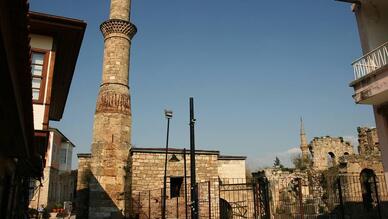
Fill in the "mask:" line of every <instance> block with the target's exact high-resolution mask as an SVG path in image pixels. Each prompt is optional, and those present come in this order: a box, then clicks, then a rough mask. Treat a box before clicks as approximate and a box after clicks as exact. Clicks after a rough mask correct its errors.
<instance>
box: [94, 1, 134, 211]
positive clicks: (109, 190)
mask: <svg viewBox="0 0 388 219" xmlns="http://www.w3.org/2000/svg"><path fill="white" fill-rule="evenodd" d="M130 4H131V2H130V0H111V5H110V16H109V20H107V21H105V22H103V23H102V24H101V26H100V29H101V32H102V34H103V36H104V61H103V70H102V82H101V85H100V91H99V93H98V97H97V103H96V111H95V115H94V125H93V143H92V157H91V165H90V166H91V174H92V175H91V178H90V181H89V190H90V192H89V196H90V197H89V218H120V217H123V216H124V214H125V212H127V211H128V209H126V206H128V203H126V202H128V201H129V198H128V194H129V191H128V188H127V187H128V183H129V182H128V177H129V176H128V175H127V174H129V171H126V170H128V169H129V162H128V160H129V159H128V156H129V149H130V148H131V98H130V94H129V86H128V78H129V51H130V47H131V39H132V37H133V36H134V35H135V34H136V27H135V26H134V25H133V24H131V23H130V22H129V17H130ZM126 200H128V201H126Z"/></svg>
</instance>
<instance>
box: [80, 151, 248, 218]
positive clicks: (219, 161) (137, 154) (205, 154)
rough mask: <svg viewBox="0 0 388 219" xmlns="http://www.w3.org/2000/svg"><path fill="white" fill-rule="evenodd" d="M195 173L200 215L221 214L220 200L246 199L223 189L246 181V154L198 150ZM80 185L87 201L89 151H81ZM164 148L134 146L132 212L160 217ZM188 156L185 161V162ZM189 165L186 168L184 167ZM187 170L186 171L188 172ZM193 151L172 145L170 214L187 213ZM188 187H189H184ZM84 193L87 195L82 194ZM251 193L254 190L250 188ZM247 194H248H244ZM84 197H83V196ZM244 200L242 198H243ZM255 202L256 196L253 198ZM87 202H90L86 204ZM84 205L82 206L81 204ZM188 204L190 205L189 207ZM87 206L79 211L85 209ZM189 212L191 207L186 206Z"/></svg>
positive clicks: (168, 198) (169, 160)
mask: <svg viewBox="0 0 388 219" xmlns="http://www.w3.org/2000/svg"><path fill="white" fill-rule="evenodd" d="M195 154H196V167H197V171H196V175H197V181H198V187H197V188H198V194H199V200H200V216H201V217H208V216H209V215H210V216H212V217H215V218H217V217H218V216H219V213H220V211H219V209H220V200H221V199H222V200H223V201H224V202H225V203H228V204H229V205H232V206H234V207H235V208H238V207H240V208H243V206H237V205H238V204H239V201H238V200H237V199H238V198H239V199H242V200H245V199H246V198H247V197H243V195H242V193H241V194H240V195H239V196H238V197H237V195H235V194H231V193H228V192H223V191H222V188H223V186H226V185H232V184H233V185H235V184H238V185H239V186H240V187H241V186H242V185H245V184H246V183H247V182H246V172H245V171H246V167H245V159H246V157H245V156H223V155H220V152H219V151H212V150H197V151H196V152H195ZM78 158H79V169H78V173H79V174H78V188H77V196H78V194H80V196H78V197H81V198H82V197H84V199H82V201H83V202H84V203H86V202H87V198H86V197H87V189H88V177H90V175H89V174H90V171H89V170H88V168H89V160H90V159H91V155H90V154H79V155H78ZM164 159H165V148H131V150H130V166H131V169H130V170H128V171H131V173H130V175H131V180H130V181H128V182H127V183H128V184H131V185H132V195H131V202H130V203H131V212H132V215H135V216H136V217H139V218H160V217H161V202H162V198H163V195H162V194H163V190H162V189H163V175H164V161H165V160H164ZM185 160H186V164H185ZM185 165H186V171H185ZM185 172H186V173H185ZM185 174H186V175H185ZM189 182H190V151H186V154H185V153H184V150H183V149H174V148H170V149H169V154H168V165H167V193H166V194H167V195H166V197H165V198H166V206H167V212H166V215H167V218H178V217H184V216H185V213H186V212H185V211H186V207H185V206H188V205H189V200H190V185H189ZM185 188H186V189H185ZM82 194H84V195H82ZM249 194H250V195H252V190H249ZM245 196H247V195H246V194H245ZM80 201H81V200H80ZM240 202H241V201H240ZM252 203H253V199H252ZM84 206H87V205H85V204H84ZM81 208H82V207H81ZM187 208H189V206H188V207H187ZM87 210H88V209H86V208H83V209H80V211H82V212H84V214H85V215H87V213H85V212H86V211H87ZM187 210H188V212H190V209H187Z"/></svg>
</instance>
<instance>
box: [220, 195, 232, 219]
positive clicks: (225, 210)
mask: <svg viewBox="0 0 388 219" xmlns="http://www.w3.org/2000/svg"><path fill="white" fill-rule="evenodd" d="M220 215H221V218H225V219H232V218H233V209H232V206H231V205H230V204H229V202H228V201H226V200H225V199H223V198H220Z"/></svg>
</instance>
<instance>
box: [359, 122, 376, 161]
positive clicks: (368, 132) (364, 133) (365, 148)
mask: <svg viewBox="0 0 388 219" xmlns="http://www.w3.org/2000/svg"><path fill="white" fill-rule="evenodd" d="M357 132H358V147H357V148H358V153H359V154H361V155H367V154H378V155H380V145H379V139H378V137H377V130H376V128H367V127H358V128H357Z"/></svg>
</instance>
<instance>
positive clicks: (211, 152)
mask: <svg viewBox="0 0 388 219" xmlns="http://www.w3.org/2000/svg"><path fill="white" fill-rule="evenodd" d="M130 152H131V153H156V154H157V153H165V152H166V148H152V147H145V148H138V147H133V148H131V150H130ZM168 152H169V153H177V154H183V153H184V149H181V148H169V149H168ZM186 154H190V149H186ZM195 154H203V155H217V156H218V159H219V160H246V158H247V157H246V156H233V155H220V151H217V150H195Z"/></svg>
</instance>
